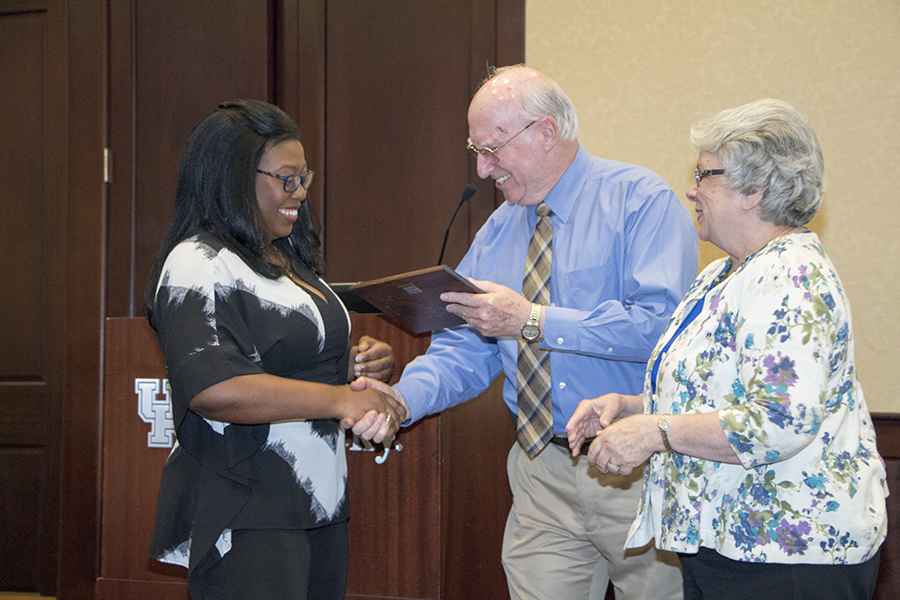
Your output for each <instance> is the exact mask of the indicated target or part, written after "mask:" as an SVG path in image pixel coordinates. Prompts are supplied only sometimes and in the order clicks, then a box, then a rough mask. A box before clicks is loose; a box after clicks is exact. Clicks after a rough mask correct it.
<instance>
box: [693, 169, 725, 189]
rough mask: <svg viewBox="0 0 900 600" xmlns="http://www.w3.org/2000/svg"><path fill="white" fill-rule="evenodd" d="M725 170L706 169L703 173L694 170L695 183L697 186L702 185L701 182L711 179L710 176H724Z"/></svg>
mask: <svg viewBox="0 0 900 600" xmlns="http://www.w3.org/2000/svg"><path fill="white" fill-rule="evenodd" d="M724 174H725V169H705V170H703V171H698V170H697V169H694V181H696V182H697V185H700V182H701V181H703V178H704V177H709V176H710V175H724Z"/></svg>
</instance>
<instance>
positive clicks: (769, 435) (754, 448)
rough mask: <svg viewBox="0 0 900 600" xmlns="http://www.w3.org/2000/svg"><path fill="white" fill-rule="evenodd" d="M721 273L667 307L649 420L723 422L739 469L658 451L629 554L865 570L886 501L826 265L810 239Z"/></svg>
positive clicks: (783, 242) (725, 265)
mask: <svg viewBox="0 0 900 600" xmlns="http://www.w3.org/2000/svg"><path fill="white" fill-rule="evenodd" d="M730 268H731V262H730V260H729V259H727V258H726V259H721V260H718V261H715V262H713V263H712V264H711V265H710V266H709V267H707V268H706V269H705V270H704V271H703V272H702V273H701V274H700V275H699V276H698V277H697V280H696V281H695V282H694V284H693V286H692V287H691V289H690V290H688V293H687V295H686V296H685V298H684V300H682V302H681V304H680V305H679V307H678V308H677V309H676V311H675V314H674V315H673V318H672V322H671V323H670V325H669V328H668V329H667V330H666V332H665V333H664V334H663V336H662V338H660V340H659V343H658V345H657V347H656V349H655V350H654V351H653V354H652V355H651V357H650V362H649V365H650V367H648V370H647V377H646V379H645V383H644V412H646V413H659V414H666V413H670V414H673V415H677V414H686V413H707V412H714V411H718V415H719V421H720V424H721V426H722V430H723V431H724V432H725V435H726V437H727V439H728V441H729V443H730V444H731V447H732V448H733V449H734V451H735V454H736V455H737V457H738V458H739V460H740V462H741V464H739V465H738V464H725V463H720V462H714V461H710V460H701V459H699V458H693V457H690V456H686V455H683V454H678V453H671V454H670V453H658V454H654V455H653V456H652V457H651V458H650V460H649V462H648V466H647V468H646V469H645V473H644V488H643V497H642V499H641V502H640V504H639V507H638V513H637V515H636V517H635V520H634V522H633V523H632V527H631V531H630V533H629V541H628V543H627V546H628V547H640V546H642V545H644V544H646V543H647V542H649V541H650V539H651V538H653V537H655V538H656V546H657V547H658V548H661V549H665V550H672V551H676V552H685V553H695V552H697V551H698V549H699V548H700V547H701V546H702V547H706V548H711V549H713V550H715V551H716V552H718V553H720V554H722V555H723V556H726V557H728V558H731V559H734V560H741V561H748V562H776V563H818V564H856V563H861V562H864V561H866V560H867V559H869V558H870V557H871V556H873V555H874V553H875V552H876V551H877V550H878V548H879V546H880V545H881V543H882V541H883V540H884V538H885V535H886V533H887V515H886V512H885V497H886V496H887V494H888V490H887V484H886V481H885V469H884V463H883V461H882V460H881V457H880V456H879V455H878V452H877V449H876V445H875V431H874V428H873V425H872V420H871V417H870V415H869V411H868V408H867V407H866V403H865V400H864V398H863V392H862V388H861V387H860V384H859V381H858V379H857V376H856V369H855V366H854V357H853V335H852V326H851V319H850V306H849V304H848V302H847V299H846V297H845V296H844V290H843V286H842V285H841V281H840V279H839V278H838V275H837V273H836V272H835V270H834V265H832V263H831V260H830V259H829V258H828V255H827V254H826V252H825V248H824V247H823V246H822V244H821V242H820V241H819V239H818V236H816V235H815V234H814V233H809V232H805V233H798V234H791V235H786V236H782V237H779V238H776V239H774V240H773V241H771V242H769V244H767V245H766V246H765V247H764V248H763V249H761V250H760V251H759V252H757V253H756V254H755V255H751V256H750V257H749V258H748V259H747V260H745V261H744V263H743V264H741V265H740V266H739V267H738V268H737V269H736V270H735V271H734V272H733V273H731V274H730V276H728V277H727V278H724V279H723V278H722V276H723V275H725V274H727V273H728V271H729V270H730ZM701 300H702V301H703V302H704V304H703V308H702V309H701V310H700V312H699V314H698V316H697V317H696V318H695V319H694V320H693V321H692V322H691V323H690V324H689V325H687V327H686V328H685V329H684V331H682V332H681V333H680V334H677V337H675V336H676V332H677V330H678V327H679V325H680V324H681V322H682V321H683V320H684V319H685V316H686V315H688V313H690V311H691V309H692V308H693V307H694V305H695V304H697V303H698V302H699V301H701ZM673 337H674V340H673V341H672V343H671V346H670V347H669V348H668V350H665V351H664V350H663V349H664V348H665V346H666V344H667V343H668V342H669V340H670V338H673ZM657 357H659V368H658V371H657V373H656V377H655V382H651V373H652V365H653V364H654V363H655V362H656V361H657ZM654 384H655V385H654ZM654 389H655V392H654Z"/></svg>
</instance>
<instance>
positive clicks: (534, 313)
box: [522, 304, 541, 342]
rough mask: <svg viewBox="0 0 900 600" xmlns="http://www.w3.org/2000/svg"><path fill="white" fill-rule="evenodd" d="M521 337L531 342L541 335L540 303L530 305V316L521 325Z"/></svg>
mask: <svg viewBox="0 0 900 600" xmlns="http://www.w3.org/2000/svg"><path fill="white" fill-rule="evenodd" d="M522 337H523V338H525V341H526V342H533V341H534V340H536V339H538V338H539V337H541V305H540V304H532V305H531V316H530V317H528V320H527V321H525V324H524V325H522Z"/></svg>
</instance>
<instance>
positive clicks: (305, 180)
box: [256, 169, 315, 194]
mask: <svg viewBox="0 0 900 600" xmlns="http://www.w3.org/2000/svg"><path fill="white" fill-rule="evenodd" d="M256 172H257V173H262V174H263V175H268V176H269V177H274V178H275V179H280V180H281V182H282V183H283V184H284V191H286V192H287V193H288V194H293V193H294V192H296V191H297V190H298V189H299V188H300V186H301V185H302V186H303V189H304V190H308V189H309V186H311V185H312V180H313V175H315V172H314V171H307V172H306V173H303V174H302V175H278V174H277V173H269V172H268V171H263V170H262V169H257V170H256Z"/></svg>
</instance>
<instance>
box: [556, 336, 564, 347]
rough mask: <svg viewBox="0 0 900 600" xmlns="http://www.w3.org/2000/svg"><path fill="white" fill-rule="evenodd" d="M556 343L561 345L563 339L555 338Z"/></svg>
mask: <svg viewBox="0 0 900 600" xmlns="http://www.w3.org/2000/svg"><path fill="white" fill-rule="evenodd" d="M556 343H557V344H560V345H562V343H563V339H562V338H561V337H558V338H556Z"/></svg>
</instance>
